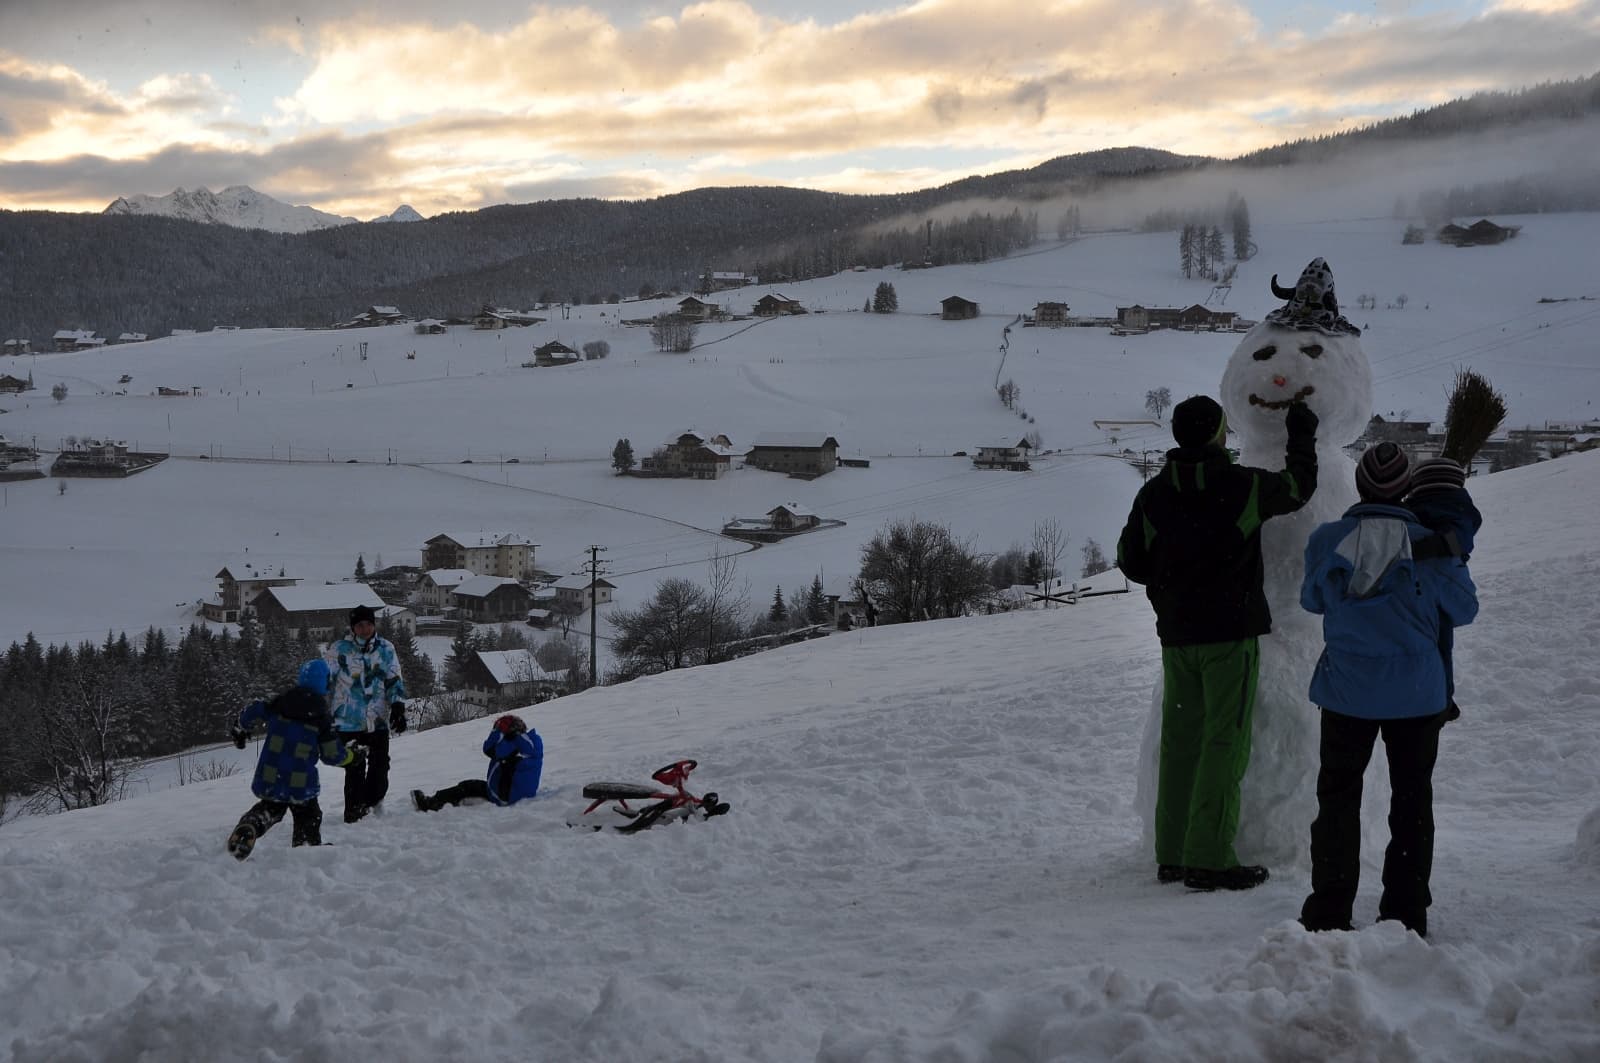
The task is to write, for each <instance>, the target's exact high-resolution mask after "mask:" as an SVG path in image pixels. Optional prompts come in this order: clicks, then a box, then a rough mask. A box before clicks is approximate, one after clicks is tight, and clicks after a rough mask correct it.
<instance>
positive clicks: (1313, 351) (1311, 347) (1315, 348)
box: [1300, 343, 1322, 358]
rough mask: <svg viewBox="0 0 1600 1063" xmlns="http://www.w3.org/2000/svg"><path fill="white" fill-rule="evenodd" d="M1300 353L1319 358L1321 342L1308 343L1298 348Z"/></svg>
mask: <svg viewBox="0 0 1600 1063" xmlns="http://www.w3.org/2000/svg"><path fill="white" fill-rule="evenodd" d="M1300 353H1301V354H1303V355H1305V356H1306V357H1308V358H1320V357H1322V344H1320V343H1308V344H1306V345H1305V346H1304V347H1302V348H1300Z"/></svg>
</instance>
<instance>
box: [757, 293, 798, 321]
mask: <svg viewBox="0 0 1600 1063" xmlns="http://www.w3.org/2000/svg"><path fill="white" fill-rule="evenodd" d="M805 312H806V310H805V307H803V306H801V305H800V300H798V299H791V298H789V297H788V296H787V295H783V294H782V293H779V292H773V293H770V294H768V295H763V296H762V297H761V298H759V299H757V300H756V305H755V306H754V307H752V308H751V313H753V314H755V316H756V317H778V316H779V315H782V314H803V313H805Z"/></svg>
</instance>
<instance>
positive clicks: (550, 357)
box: [533, 340, 583, 368]
mask: <svg viewBox="0 0 1600 1063" xmlns="http://www.w3.org/2000/svg"><path fill="white" fill-rule="evenodd" d="M581 361H583V355H581V354H579V353H578V352H577V351H575V350H573V349H572V348H571V347H568V346H567V345H566V344H565V343H562V342H561V341H560V340H551V341H550V342H549V343H546V344H545V345H544V346H542V347H536V348H534V351H533V364H534V365H535V366H539V367H541V368H543V367H546V366H552V365H574V364H576V363H578V362H581Z"/></svg>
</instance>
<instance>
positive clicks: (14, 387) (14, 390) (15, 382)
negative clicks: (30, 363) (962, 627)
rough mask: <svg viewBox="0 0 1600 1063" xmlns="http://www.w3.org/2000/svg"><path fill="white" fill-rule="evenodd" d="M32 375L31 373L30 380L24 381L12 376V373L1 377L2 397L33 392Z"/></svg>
mask: <svg viewBox="0 0 1600 1063" xmlns="http://www.w3.org/2000/svg"><path fill="white" fill-rule="evenodd" d="M32 375H33V374H31V373H30V374H29V379H27V380H23V379H22V378H21V377H15V376H12V375H11V374H10V373H6V374H5V375H3V376H0V395H20V394H22V393H23V392H24V391H32V390H33V380H32Z"/></svg>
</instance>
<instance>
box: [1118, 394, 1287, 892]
mask: <svg viewBox="0 0 1600 1063" xmlns="http://www.w3.org/2000/svg"><path fill="white" fill-rule="evenodd" d="M1284 422H1285V425H1286V427H1287V428H1288V433H1289V439H1288V445H1287V448H1286V454H1285V458H1284V461H1285V467H1284V469H1283V471H1281V472H1272V471H1270V470H1267V469H1256V468H1250V467H1248V466H1241V465H1235V464H1233V456H1232V455H1231V454H1229V453H1228V451H1227V450H1226V449H1225V448H1224V447H1223V440H1224V439H1225V438H1226V436H1227V431H1228V427H1227V423H1226V418H1225V417H1224V416H1223V413H1222V407H1221V406H1219V405H1218V404H1217V403H1216V402H1215V401H1214V400H1213V399H1211V398H1208V397H1207V396H1204V395H1196V396H1194V397H1192V398H1188V399H1185V400H1184V401H1182V402H1180V403H1178V405H1177V406H1176V407H1174V408H1173V411H1172V435H1173V439H1174V440H1176V442H1177V444H1178V445H1177V447H1176V448H1174V449H1172V450H1169V451H1168V452H1167V461H1166V464H1165V465H1163V466H1162V468H1161V471H1160V472H1159V473H1157V474H1156V475H1155V476H1153V477H1151V478H1150V480H1149V482H1147V483H1146V484H1145V485H1144V487H1142V488H1141V489H1140V490H1139V494H1138V495H1137V496H1136V497H1135V498H1134V500H1133V511H1132V512H1131V513H1129V514H1128V523H1127V525H1126V526H1125V527H1124V528H1123V530H1122V535H1121V537H1120V539H1119V540H1118V542H1117V564H1118V566H1119V567H1120V568H1121V569H1122V571H1123V573H1124V574H1125V575H1126V576H1127V577H1128V578H1129V579H1131V580H1133V581H1135V582H1137V583H1142V584H1144V586H1145V595H1146V596H1147V597H1148V598H1149V599H1150V604H1151V605H1152V606H1153V607H1154V608H1155V613H1156V635H1157V637H1159V638H1160V640H1161V672H1162V688H1161V689H1162V694H1161V762H1160V768H1159V771H1158V774H1157V779H1156V813H1155V836H1156V839H1155V840H1156V877H1157V878H1158V879H1159V880H1160V881H1162V882H1176V881H1179V880H1182V881H1183V883H1184V884H1185V885H1187V886H1188V887H1189V888H1190V889H1199V890H1212V889H1250V888H1251V887H1253V886H1259V885H1260V884H1261V883H1263V882H1265V881H1266V880H1267V874H1268V873H1267V869H1266V868H1264V867H1259V866H1256V865H1241V864H1240V863H1239V858H1238V856H1237V854H1235V852H1234V849H1233V839H1234V836H1235V835H1236V834H1237V833H1238V829H1239V784H1240V781H1241V780H1242V779H1243V778H1244V773H1245V769H1246V768H1247V767H1249V764H1250V726H1251V716H1252V713H1253V712H1254V709H1255V696H1256V680H1257V675H1258V671H1259V668H1260V661H1261V658H1260V651H1259V648H1258V646H1257V639H1258V637H1259V636H1261V635H1264V634H1266V633H1267V632H1269V631H1271V630H1272V616H1271V613H1270V611H1269V610H1268V608H1267V597H1266V592H1265V591H1264V590H1263V589H1262V579H1263V563H1262V558H1261V525H1262V523H1263V522H1265V521H1267V520H1270V519H1271V518H1273V517H1277V516H1281V515H1283V514H1285V513H1292V512H1294V511H1295V510H1297V509H1299V508H1300V507H1301V506H1303V505H1304V504H1305V503H1306V500H1307V499H1309V498H1310V497H1311V495H1312V493H1313V492H1314V491H1316V489H1317V450H1316V431H1317V415H1316V414H1315V413H1313V412H1312V410H1311V408H1310V407H1308V406H1307V405H1306V404H1305V403H1304V402H1296V403H1293V404H1291V405H1290V406H1289V408H1288V410H1287V411H1286V412H1285V414H1284Z"/></svg>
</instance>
